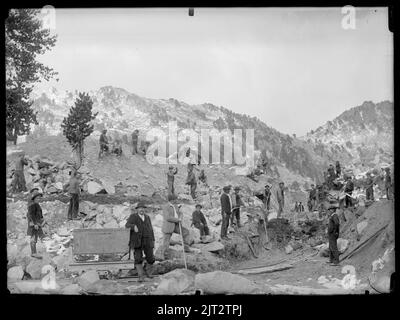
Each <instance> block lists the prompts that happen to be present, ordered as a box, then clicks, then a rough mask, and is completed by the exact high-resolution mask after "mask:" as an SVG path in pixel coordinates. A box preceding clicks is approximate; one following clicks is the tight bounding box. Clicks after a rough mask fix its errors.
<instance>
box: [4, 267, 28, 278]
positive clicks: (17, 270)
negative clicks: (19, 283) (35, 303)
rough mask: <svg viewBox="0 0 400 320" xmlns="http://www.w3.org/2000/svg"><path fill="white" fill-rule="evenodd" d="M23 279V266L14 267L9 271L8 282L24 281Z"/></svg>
mask: <svg viewBox="0 0 400 320" xmlns="http://www.w3.org/2000/svg"><path fill="white" fill-rule="evenodd" d="M23 277H24V269H23V268H22V267H21V266H16V267H12V268H10V269H8V271H7V279H8V280H22V278H23Z"/></svg>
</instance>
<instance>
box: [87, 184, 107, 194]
mask: <svg viewBox="0 0 400 320" xmlns="http://www.w3.org/2000/svg"><path fill="white" fill-rule="evenodd" d="M102 189H103V186H102V185H100V184H99V183H97V182H94V181H89V182H88V184H87V192H88V193H90V194H96V193H98V192H100V191H101V190H102Z"/></svg>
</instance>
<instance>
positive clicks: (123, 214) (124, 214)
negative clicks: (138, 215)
mask: <svg viewBox="0 0 400 320" xmlns="http://www.w3.org/2000/svg"><path fill="white" fill-rule="evenodd" d="M112 215H113V216H114V218H115V219H116V220H117V221H118V222H119V221H122V220H126V219H127V218H128V217H129V216H130V215H131V209H130V208H129V207H127V206H123V205H117V206H114V208H113V211H112Z"/></svg>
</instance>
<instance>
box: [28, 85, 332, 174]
mask: <svg viewBox="0 0 400 320" xmlns="http://www.w3.org/2000/svg"><path fill="white" fill-rule="evenodd" d="M89 94H90V95H91V96H92V98H93V101H94V107H93V109H94V111H95V112H99V114H98V116H97V118H96V120H95V130H96V132H95V133H94V135H93V136H94V137H97V136H98V135H99V134H100V131H101V130H102V129H103V128H107V129H112V130H111V131H112V132H114V134H118V135H121V137H122V138H123V140H125V142H126V143H127V142H128V141H129V137H130V134H131V133H132V131H133V130H134V129H139V130H140V131H141V132H142V133H145V132H146V131H147V130H149V129H150V128H152V127H161V128H164V129H166V128H167V126H168V122H169V121H176V122H177V124H178V128H179V129H184V128H191V129H195V130H200V129H201V128H210V129H211V128H215V129H218V130H223V129H229V130H233V129H244V130H245V129H249V128H254V130H255V133H254V135H255V147H256V149H259V150H261V151H263V153H264V154H265V155H266V157H267V159H268V165H269V170H270V173H271V175H274V176H278V177H280V176H281V175H282V174H281V172H282V170H283V171H289V172H291V173H293V174H296V175H300V176H303V177H308V178H311V179H317V178H318V177H319V176H320V172H321V168H322V167H323V166H324V165H326V163H325V160H324V157H319V156H318V154H315V152H314V150H313V149H312V148H309V146H308V145H307V143H304V141H301V140H299V139H297V138H295V137H292V136H289V135H285V134H282V133H280V132H278V131H277V130H275V129H273V128H271V127H269V126H267V125H266V124H265V123H264V122H262V121H260V120H259V119H257V118H256V117H250V116H248V115H243V114H238V113H235V112H232V111H230V110H229V109H227V108H224V107H222V106H220V107H218V106H215V105H213V104H210V103H204V104H201V105H189V104H187V103H185V102H182V101H178V100H176V99H172V98H170V99H148V98H143V97H139V96H137V95H135V94H133V93H130V92H128V91H126V90H124V89H120V88H115V87H111V86H107V87H102V88H100V89H99V90H97V91H95V92H90V93H89ZM76 96H77V92H68V91H67V92H63V93H61V92H58V91H57V90H56V89H55V88H51V89H50V90H48V91H47V92H42V93H40V94H38V95H36V97H35V102H34V108H35V110H37V111H38V121H39V123H40V125H39V126H38V127H36V128H34V132H33V137H35V136H36V137H40V136H43V135H46V134H50V135H57V134H58V133H60V123H61V121H62V119H63V118H64V117H65V116H66V115H67V114H68V109H69V108H70V106H72V105H73V103H74V100H75V97H76ZM109 131H110V130H109Z"/></svg>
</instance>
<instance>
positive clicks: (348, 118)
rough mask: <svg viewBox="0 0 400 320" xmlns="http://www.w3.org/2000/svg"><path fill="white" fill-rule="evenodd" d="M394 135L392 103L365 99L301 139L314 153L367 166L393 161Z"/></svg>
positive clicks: (350, 163) (332, 159)
mask: <svg viewBox="0 0 400 320" xmlns="http://www.w3.org/2000/svg"><path fill="white" fill-rule="evenodd" d="M393 137H394V110H393V103H392V102H389V101H383V102H380V103H376V104H375V103H373V102H371V101H366V102H364V103H363V104H362V105H361V106H357V107H354V108H351V109H349V110H347V111H345V112H343V113H342V114H341V115H339V116H338V117H336V118H335V119H334V120H332V121H328V122H327V123H326V124H324V125H323V126H320V127H319V128H317V129H316V130H312V131H310V132H309V133H307V135H306V136H304V137H302V139H303V140H304V141H306V142H308V143H309V144H310V145H311V146H312V148H313V150H314V152H315V153H316V154H318V155H319V156H321V157H325V158H326V159H328V160H329V161H331V162H332V161H334V160H336V159H340V160H342V162H343V163H344V164H346V165H353V166H355V167H366V168H368V167H375V166H376V165H378V164H379V165H380V166H382V165H390V164H391V163H392V162H393V152H394V142H393Z"/></svg>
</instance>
